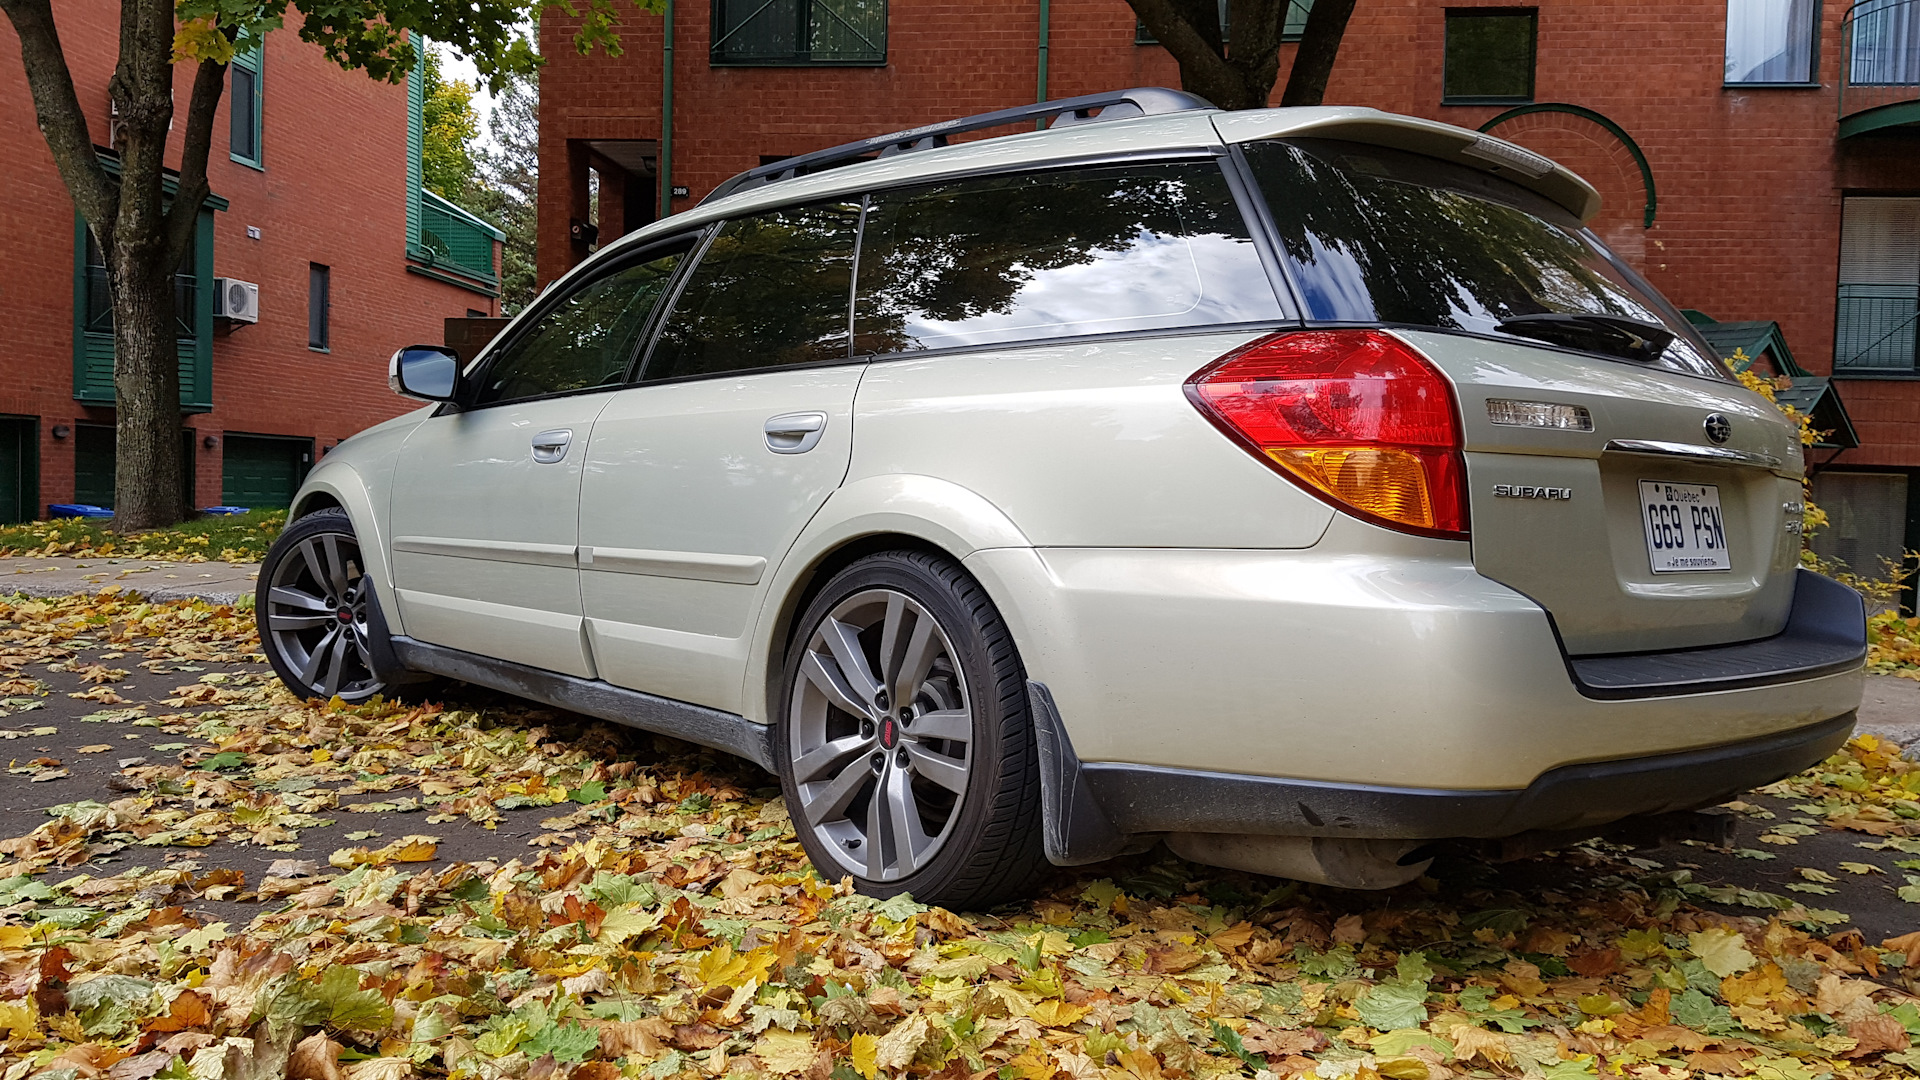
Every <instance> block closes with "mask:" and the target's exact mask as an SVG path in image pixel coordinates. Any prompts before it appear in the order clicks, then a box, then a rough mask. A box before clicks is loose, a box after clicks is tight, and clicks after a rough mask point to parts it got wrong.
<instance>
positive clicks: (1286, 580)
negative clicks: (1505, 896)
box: [258, 89, 1865, 906]
mask: <svg viewBox="0 0 1920 1080" xmlns="http://www.w3.org/2000/svg"><path fill="white" fill-rule="evenodd" d="M1036 119H1038V120H1042V121H1046V122H1047V124H1046V128H1045V130H1040V131H1035V130H1032V125H1033V122H1034V121H1035V120H1036ZM1014 124H1025V125H1027V127H1028V130H1027V131H1026V132H1025V133H1020V134H1012V135H1003V136H1001V137H998V138H972V139H967V140H960V141H954V142H953V144H952V145H947V144H948V142H949V137H951V136H955V135H959V134H962V133H977V132H986V131H987V130H988V129H991V128H994V127H1005V126H1007V125H1014ZM1598 208H1599V197H1598V195H1597V194H1596V193H1595V192H1594V190H1593V189H1592V188H1591V187H1590V186H1588V185H1587V184H1586V183H1585V182H1583V181H1582V180H1581V179H1580V178H1578V177H1577V176H1575V175H1573V174H1572V173H1570V172H1568V171H1567V170H1566V169H1564V168H1561V167H1560V166H1558V165H1556V164H1555V163H1553V162H1551V161H1549V160H1547V159H1545V158H1542V157H1540V156H1538V155H1537V154H1534V153H1532V152H1531V151H1528V150H1526V149H1523V148H1521V147H1518V146H1514V145H1512V144H1510V143H1506V142H1502V141H1500V140H1498V139H1495V138H1492V137H1489V136H1487V135H1482V134H1478V133H1475V132H1472V131H1466V130H1462V129H1460V128H1455V127H1450V126H1447V125H1445V124H1439V123H1435V122H1432V121H1427V120H1420V119H1414V118H1410V117H1403V116H1393V115H1388V114H1385V113H1380V112H1376V111H1373V110H1369V109H1357V108H1307V109H1270V110H1263V111H1249V112H1222V111H1219V110H1216V109H1213V108H1211V107H1210V106H1208V105H1207V104H1206V103H1205V102H1203V101H1201V100H1199V99H1197V98H1193V97H1191V96H1189V95H1186V94H1182V93H1179V92H1175V91H1170V90H1161V89H1138V90H1128V91H1122V92H1117V93H1112V94H1104V95H1095V96H1091V97H1087V98H1079V99H1072V100H1067V101H1056V102H1050V103H1046V104H1043V105H1039V106H1032V107H1027V108H1022V109H1012V110H1007V111H1005V112H1001V113H994V114H988V115H985V116H978V117H969V118H966V119H963V120H955V121H950V122H948V123H944V124H935V125H931V126H929V127H924V128H919V129H915V130H912V131H905V132H898V133H895V134H891V135H886V136H881V137H879V138H876V139H870V140H866V141H864V142H861V143H855V144H851V145H848V146H842V147H836V148H833V149H830V150H824V151H821V152H819V153H816V154H810V155H806V156H803V157H800V158H796V159H789V160H787V161H783V162H779V163H777V164H774V165H771V166H764V167H762V168H758V169H754V170H752V171H750V172H747V173H744V174H742V175H740V176H738V177H736V178H734V179H733V180H731V181H729V182H728V183H726V184H724V185H722V186H721V188H720V189H719V190H718V191H716V192H714V193H713V194H712V195H711V196H709V197H708V198H707V199H706V200H705V201H703V202H702V203H701V204H700V205H699V206H698V207H697V208H696V209H694V210H692V211H690V212H688V213H684V214H679V215H676V216H674V217H671V218H667V219H665V220H662V221H658V222H655V223H653V224H651V225H648V226H647V227H645V228H643V229H640V230H638V231H637V232H635V233H633V234H631V235H628V236H624V237H621V238H620V239H619V240H617V241H614V242H611V243H609V244H607V245H605V246H604V247H603V249H602V250H601V251H599V252H598V253H597V254H596V255H595V256H594V257H592V258H591V259H589V260H587V261H586V262H585V263H584V264H583V265H581V266H579V267H578V268H576V269H575V270H574V271H572V272H571V273H569V274H568V275H567V276H566V277H564V278H562V279H561V280H559V281H557V282H555V283H554V284H553V285H552V286H551V287H550V288H548V289H547V291H546V292H545V293H544V294H543V295H542V296H541V297H540V299H539V300H538V301H537V302H536V303H535V304H533V305H532V306H531V307H530V308H529V310H527V311H526V312H525V313H523V314H522V315H521V316H520V317H519V318H517V319H516V320H515V321H514V322H513V324H512V325H511V326H510V327H509V328H508V329H507V330H506V331H505V332H504V333H503V334H502V335H501V336H500V337H499V338H498V339H497V340H495V341H494V342H493V343H492V344H491V345H490V346H488V347H487V348H486V349H485V350H484V351H483V352H482V353H481V354H480V355H478V356H476V357H472V358H470V360H469V361H467V362H462V361H461V360H460V359H459V358H456V357H455V356H454V355H453V354H452V353H450V352H448V351H447V350H444V349H439V348H436V347H432V346H415V347H410V348H407V349H403V350H401V351H400V352H399V353H397V354H396V355H395V357H394V361H393V366H392V384H393V387H394V389H395V390H397V391H399V392H400V393H402V394H406V395H409V396H411V397H415V398H420V399H424V400H426V401H428V402H429V403H430V404H429V405H428V407H426V408H423V409H421V410H419V411H416V412H413V413H410V414H408V415H406V416H402V417H400V418H398V419H395V420H392V421H389V422H387V423H384V424H381V425H379V426H377V427H374V428H371V429H369V430H367V431H365V432H363V433H361V434H360V435H357V436H355V437H354V438H353V439H351V440H348V441H347V442H345V443H342V444H341V445H340V447H339V448H338V449H337V450H336V451H335V452H333V453H332V454H329V455H328V457H327V459H326V460H325V462H324V463H322V464H321V465H320V466H319V467H318V468H316V469H315V470H314V471H313V473H312V475H311V476H310V477H309V478H308V479H307V481H306V483H305V485H304V486H303V487H302V489H301V491H300V493H299V495H298V498H297V502H296V505H295V506H294V508H293V513H292V520H291V522H290V524H289V526H288V528H287V530H286V532H285V534H284V535H283V536H282V538H281V539H280V541H279V542H278V543H277V544H276V545H275V547H274V549H273V551H272V553H271V554H270V555H269V557H268V559H267V562H266V565H265V566H264V568H263V569H262V572H261V578H260V585H259V596H258V601H259V604H258V613H259V616H258V617H259V620H260V628H261V637H262V638H263V640H264V641H265V642H266V650H267V654H268V656H269V658H270V659H271V661H272V663H273V666H274V668H275V669H276V671H277V672H278V673H279V675H280V676H281V678H282V679H283V680H285V682H286V684H287V685H288V686H289V687H290V688H292V690H293V691H294V692H295V693H297V694H300V695H303V696H311V697H320V698H330V697H333V696H335V695H337V696H339V697H341V698H343V699H345V700H347V701H349V702H353V701H360V700H365V699H367V698H370V697H372V696H373V695H375V694H377V693H383V692H384V693H388V694H392V693H395V692H417V691H419V690H420V689H422V688H423V681H424V680H429V679H436V678H437V679H453V680H459V681H463V682H467V683H472V684H477V685H480V686H486V687H492V688H495V689H498V690H503V691H506V692H509V693H512V694H517V695H520V696H523V697H526V698H531V699H534V700H537V701H541V702H546V703H549V704H551V705H555V706H559V707H562V708H566V709H571V710H574V711H576V712H580V713H585V714H588V715H591V716H597V717H604V718H607V719H610V720H615V721H619V722H622V723H626V724H631V725H634V726H637V727H640V728H644V729H647V730H651V731H656V732H665V733H670V734H672V735H675V736H679V737H681V738H684V739H689V740H692V741H694V742H696V743H701V744H704V745H707V746H712V747H719V748H722V749H725V750H728V751H731V752H733V753H736V754H739V755H742V756H744V757H746V758H749V759H751V760H752V761H754V762H757V763H758V764H760V765H761V766H764V767H765V768H767V769H769V770H771V771H773V772H775V773H777V774H778V776H779V778H780V783H781V784H782V786H783V788H784V791H785V796H786V803H787V806H788V808H789V809H790V811H791V813H792V816H793V820H794V826H795V830H796V831H797V833H798V834H799V838H800V841H801V842H802V843H803V844H804V845H805V846H806V849H807V852H808V854H809V855H810V856H811V857H812V859H813V861H814V863H815V865H816V866H817V867H818V868H819V869H820V870H821V871H822V872H823V873H825V874H827V875H829V876H831V877H835V878H838V877H840V876H843V875H847V876H851V877H852V878H853V879H854V881H855V883H856V884H857V885H858V886H859V888H861V889H863V890H865V891H867V892H870V893H876V894H891V893H897V892H904V891H911V892H912V893H913V895H914V896H916V897H918V898H920V899H921V900H923V901H928V902H935V903H941V904H946V905H949V906H962V905H968V906H975V905H984V904H989V903H992V902H994V901H996V900H999V899H1002V898H1007V897H1011V896H1014V895H1017V894H1019V893H1020V892H1021V891H1022V890H1024V889H1027V888H1029V887H1030V886H1031V884H1032V882H1033V880H1034V879H1035V877H1036V875H1037V874H1038V873H1040V872H1041V871H1042V870H1043V869H1044V868H1045V867H1046V866H1047V865H1048V864H1049V863H1053V864H1060V865H1071V864H1079V863H1087V862H1092V861H1095V860H1099V859H1104V858H1108V857H1111V856H1113V855H1115V854H1118V853H1121V852H1124V851H1128V850H1135V849H1138V848H1140V847H1142V846H1144V845H1146V844H1150V843H1153V842H1155V841H1164V842H1165V843H1166V844H1167V845H1168V846H1169V847H1171V848H1172V849H1173V850H1174V851H1175V852H1178V853H1180V854H1181V855H1184V856H1186V857H1188V858H1191V859H1194V860H1197V861H1201V862H1206V863H1213V864H1218V865H1224V866H1232V867H1239V868H1243V869H1247V870H1252V871H1257V872H1263V873H1270V874H1276V875H1282V876H1288V877H1294V878H1300V879H1305V880H1311V881H1318V882H1323V883H1329V884H1334V885H1341V886H1347V887H1356V888H1381V887H1388V886H1392V885H1396V884H1399V883H1402V882H1405V881H1407V880H1409V879H1411V878H1412V877H1414V876H1416V875H1418V874H1419V873H1420V872H1421V871H1422V869H1423V868H1424V867H1425V866H1426V865H1427V863H1428V861H1429V860H1430V858H1431V857H1432V853H1433V851H1434V850H1435V846H1436V842H1439V841H1445V840H1450V839H1461V838H1467V839H1472V838H1508V837H1522V838H1524V837H1536V838H1539V837H1544V838H1554V837H1560V838H1566V837H1569V836H1573V835H1576V834H1581V831H1582V830H1585V833H1584V835H1593V834H1595V833H1598V832H1600V831H1601V830H1602V829H1603V828H1604V827H1606V826H1608V825H1609V823H1613V822H1617V821H1621V820H1623V819H1632V818H1641V817H1645V816H1646V815H1656V814H1665V813H1669V812H1674V811H1682V810H1688V809H1691V808H1695V807H1700V806H1704V805H1708V804H1711V803H1714V802H1717V801H1720V800H1722V799H1724V798H1726V797H1727V796H1729V795H1731V794H1733V793H1735V792H1737V791H1741V790H1743V789H1746V788H1749V787H1752V786H1755V785H1758V784H1763V783H1766V782H1769V781H1772V780H1774V779H1776V778H1778V777H1781V776H1783V775H1786V774H1789V773H1791V772H1793V771H1795V770H1798V769H1801V768H1804V767H1806V766H1807V765H1809V764H1811V763H1813V762H1816V761H1818V760H1820V759H1821V758H1823V757H1824V756H1826V755H1827V754H1828V753H1830V752H1831V751H1832V750H1833V749H1835V748H1836V747H1837V746H1839V745H1840V744H1841V743H1842V741H1843V740H1844V739H1845V738H1846V737H1847V734H1848V732H1849V731H1850V729H1851V728H1852V725H1853V714H1854V709H1855V708H1856V706H1857V705H1858V703H1859V700H1860V694H1861V668H1862V662H1863V658H1864V654H1865V629H1864V620H1863V611H1862V605H1861V601H1860V598H1859V597H1858V595H1857V594H1855V593H1854V592H1852V591H1851V590H1849V589H1847V588H1845V587H1843V586H1841V585H1839V584H1836V583H1835V582H1833V581H1830V580H1828V579H1826V578H1822V577H1819V576H1817V575H1815V574H1812V573H1810V572H1808V571H1806V570H1804V569H1801V568H1800V565H1799V559H1798V555H1799V550H1800V541H1801V537H1800V532H1799V530H1800V520H1801V505H1800V503H1801V476H1802V469H1803V462H1802V457H1801V448H1800V444H1799V442H1798V441H1797V439H1796V433H1795V431H1794V429H1793V428H1792V427H1791V426H1790V425H1789V424H1788V423H1787V421H1786V420H1785V419H1784V418H1783V417H1782V416H1781V415H1780V414H1779V413H1778V412H1777V411H1776V410H1775V409H1774V408H1773V407H1772V406H1771V405H1770V404H1769V403H1768V402H1767V401H1765V400H1764V399H1762V398H1761V397H1759V396H1757V395H1755V394H1753V393H1751V392H1749V391H1747V390H1745V389H1743V388H1742V387H1740V386H1739V385H1738V384H1736V383H1735V382H1734V381H1732V380H1731V379H1730V378H1729V377H1728V375H1727V373H1726V371H1725V370H1724V369H1723V367H1722V365H1721V363H1720V362H1719V361H1718V359H1717V358H1716V357H1715V355H1714V354H1713V353H1712V351H1711V350H1710V349H1709V347H1708V346H1707V345H1706V344H1705V343H1704V342H1703V341H1702V340H1701V339H1700V337H1699V336H1698V335H1697V334H1696V333H1695V332H1694V330H1693V329H1692V328H1691V327H1690V326H1689V325H1688V324H1687V322H1686V321H1685V320H1684V319H1683V318H1681V317H1680V316H1679V315H1678V314H1677V313H1676V312H1675V310H1674V309H1673V307H1672V306H1671V305H1669V304H1668V303H1667V302H1666V301H1665V300H1664V299H1662V298H1661V297H1660V296H1659V294H1658V293H1656V292H1655V291H1654V290H1653V289H1652V288H1651V287H1650V286H1649V285H1648V284H1647V283H1646V282H1645V281H1644V280H1642V279H1641V278H1640V277H1639V276H1638V275H1637V274H1636V273H1634V271H1633V270H1632V269H1630V268H1628V267H1627V266H1626V265H1625V264H1623V263H1622V262H1621V261H1620V260H1619V259H1617V258H1616V257H1615V256H1614V255H1612V254H1611V253H1610V252H1608V250H1607V249H1606V248H1605V247H1604V246H1603V245H1602V244H1601V243H1600V242H1599V241H1598V240H1596V239H1595V238H1594V236H1593V234H1592V233H1591V232H1589V231H1588V230H1587V229H1585V228H1584V227H1583V225H1582V223H1583V222H1584V221H1586V220H1588V219H1589V218H1591V217H1592V216H1593V214H1594V213H1595V212H1596V211H1597V210H1598Z"/></svg>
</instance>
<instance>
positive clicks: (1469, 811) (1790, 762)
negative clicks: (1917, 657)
mask: <svg viewBox="0 0 1920 1080" xmlns="http://www.w3.org/2000/svg"><path fill="white" fill-rule="evenodd" d="M1028 687H1029V700H1030V701H1031V703H1032V707H1033V719H1034V725H1035V729H1036V734H1037V736H1038V740H1037V741H1038V742H1039V744H1040V749H1041V760H1042V768H1041V796H1042V803H1043V806H1044V809H1045V817H1046V848H1047V858H1048V859H1049V860H1051V861H1052V862H1054V863H1055V864H1056V865H1061V866H1075V865H1081V864H1084V863H1090V862H1098V861H1100V860H1102V859H1106V858H1111V857H1112V856H1114V855H1116V854H1119V853H1120V852H1121V851H1122V850H1124V849H1125V847H1126V846H1127V844H1128V842H1129V840H1128V838H1129V837H1131V836H1137V835H1140V834H1146V833H1171V832H1198V833H1245V834H1251V835H1267V836H1348V837H1366V838H1393V839H1408V840H1445V839H1458V838H1475V839H1494V838H1499V837H1506V836H1514V835H1517V834H1519V833H1523V832H1532V831H1536V830H1545V831H1565V830H1570V829H1583V828H1589V827H1598V826H1603V825H1607V824H1610V823H1612V822H1615V821H1619V820H1621V819H1623V818H1628V817H1639V816H1643V815H1649V814H1664V813H1670V812H1674V811H1681V810H1693V809H1697V808H1699V807H1702V806H1711V805H1713V804H1715V803H1719V802H1723V801H1725V800H1726V799H1727V798H1729V797H1731V796H1733V795H1735V794H1738V793H1739V792H1742V791H1747V790H1750V789H1752V788H1756V787H1760V786H1763V785H1766V784H1770V783H1772V782H1773V781H1775V780H1778V779H1780V778H1781V777H1783V776H1791V775H1793V774H1794V773H1796V772H1799V771H1800V770H1802V769H1805V768H1807V767H1808V766H1810V765H1813V764H1816V763H1817V762H1820V761H1822V760H1824V759H1825V758H1826V757H1827V756H1828V755H1829V754H1831V753H1833V752H1834V751H1835V750H1837V749H1839V748H1840V747H1841V746H1843V745H1845V743H1846V741H1847V737H1848V736H1849V735H1850V734H1852V732H1853V724H1854V714H1853V713H1851V712H1848V713H1844V714H1842V715H1840V716H1836V717H1833V718H1831V719H1828V720H1823V721H1821V722H1819V723H1817V724H1809V725H1807V726H1805V727H1800V728H1795V729H1793V730H1791V731H1784V732H1778V733H1776V734H1773V735H1767V736H1763V737H1761V738H1757V739H1748V740H1745V741H1742V742H1737V743H1727V744H1723V745H1720V746H1710V747H1704V748H1701V749H1698V750H1684V751H1680V752H1677V753H1671V754H1657V755H1653V756H1649V757H1637V758H1624V759H1619V760H1614V761H1598V762H1588V763H1585V764H1580V765H1563V766H1561V767H1559V768H1557V769H1550V770H1548V771H1547V772H1545V773H1542V774H1541V775H1540V777H1539V778H1538V779H1537V780H1535V781H1534V782H1533V783H1532V784H1530V785H1528V786H1527V787H1525V788H1515V789H1507V790H1497V791H1457V790H1448V789H1443V788H1397V787H1379V786H1370V785H1362V784H1331V783H1325V782H1320V781H1313V780H1288V779H1281V778H1275V777H1265V776H1248V775H1243V774H1238V773H1219V772H1203V771H1198V770H1185V769H1169V768H1164V767H1160V766H1154V765H1124V764H1113V763H1107V762H1091V763H1083V762H1081V761H1079V760H1078V758H1077V757H1075V756H1074V754H1073V749H1072V744H1071V742H1070V740H1068V739H1067V735H1066V729H1065V727H1064V725H1062V724H1061V722H1060V718H1059V713H1058V711H1057V710H1056V708H1055V707H1054V704H1053V698H1052V695H1051V694H1049V693H1048V692H1047V688H1046V687H1045V686H1044V685H1042V684H1040V683H1029V684H1028Z"/></svg>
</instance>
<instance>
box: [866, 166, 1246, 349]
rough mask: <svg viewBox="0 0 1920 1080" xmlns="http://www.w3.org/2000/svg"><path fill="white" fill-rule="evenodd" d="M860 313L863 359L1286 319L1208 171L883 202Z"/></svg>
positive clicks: (884, 198) (888, 195)
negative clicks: (866, 355) (876, 355)
mask: <svg viewBox="0 0 1920 1080" xmlns="http://www.w3.org/2000/svg"><path fill="white" fill-rule="evenodd" d="M856 310H857V313H858V317H857V320H856V335H857V336H856V338H855V346H856V351H858V352H860V353H896V352H904V351H910V350H918V349H935V348H942V347H948V346H958V345H980V344H991V343H995V342H1003V341H1022V340H1031V339H1035V338H1050V337H1061V336H1065V335H1073V334H1103V333H1115V332H1119V331H1126V330H1157V329H1166V328H1173V327H1188V326H1208V325H1214V324H1219V323H1236V322H1257V321H1265V320H1273V319H1277V318H1280V317H1281V311H1280V306H1279V303H1278V302H1277V301H1276V300H1275V299H1274V294H1273V288H1272V286H1271V285H1270V284H1269V283H1268V280H1267V276H1266V273H1265V271H1264V270H1262V268H1261V265H1260V257H1259V254H1258V252H1257V251H1255V249H1254V247H1253V243H1252V241H1251V240H1250V239H1249V237H1248V234H1247V228H1246V225H1245V224H1244V223H1243V222H1242V221H1241V218H1240V212H1239V210H1238V209H1237V208H1236V207H1235V206H1234V204H1233V199H1232V197H1231V195H1230V193H1229V192H1228V189H1227V185H1226V180H1225V178H1224V177H1222V175H1221V173H1220V169H1219V166H1218V165H1216V164H1215V163H1214V162H1212V161H1201V162H1177V163H1170V164H1165V165H1139V166H1128V167H1124V168H1101V169H1082V170H1073V171H1068V172H1058V173H1043V174H1037V175H1036V174H1025V175H1019V176H1006V177H990V178H985V179H979V180H964V181H959V182H955V183H948V184H942V185H938V186H931V187H923V188H917V189H908V190H903V191H891V192H883V193H881V194H879V195H876V196H874V200H873V206H872V209H871V210H870V211H869V212H868V214H867V226H866V232H865V234H864V236H863V238H862V240H861V247H860V287H859V299H858V301H857V305H856Z"/></svg>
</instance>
